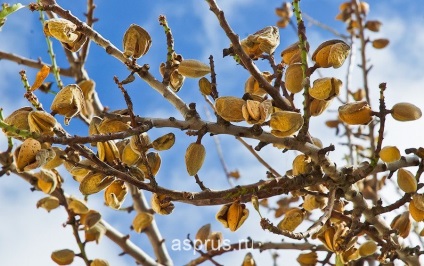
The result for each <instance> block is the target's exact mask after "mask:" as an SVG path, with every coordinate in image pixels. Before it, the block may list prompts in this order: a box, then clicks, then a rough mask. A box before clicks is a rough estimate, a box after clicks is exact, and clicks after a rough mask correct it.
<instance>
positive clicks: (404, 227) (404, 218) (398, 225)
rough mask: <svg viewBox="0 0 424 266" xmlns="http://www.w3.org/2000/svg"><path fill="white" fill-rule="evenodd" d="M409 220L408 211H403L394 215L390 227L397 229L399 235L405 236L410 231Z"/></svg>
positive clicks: (410, 224)
mask: <svg viewBox="0 0 424 266" xmlns="http://www.w3.org/2000/svg"><path fill="white" fill-rule="evenodd" d="M411 226H412V223H411V220H410V219H409V211H406V212H403V213H402V214H399V215H398V216H396V217H395V218H394V219H393V221H392V222H391V224H390V227H391V228H392V229H395V230H397V231H398V233H399V236H401V237H403V238H406V237H408V235H409V232H410V231H411Z"/></svg>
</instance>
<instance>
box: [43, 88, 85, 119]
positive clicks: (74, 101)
mask: <svg viewBox="0 0 424 266" xmlns="http://www.w3.org/2000/svg"><path fill="white" fill-rule="evenodd" d="M83 108H84V95H83V93H82V91H81V89H80V87H78V85H76V84H71V85H67V86H65V87H64V88H63V89H61V90H60V91H59V92H58V93H57V94H56V96H55V97H54V99H53V102H52V105H51V106H50V109H51V110H52V111H53V112H54V113H56V114H60V115H63V116H65V125H68V124H69V121H70V120H71V119H72V117H74V116H76V115H78V114H79V113H80V111H81V110H82V109H83Z"/></svg>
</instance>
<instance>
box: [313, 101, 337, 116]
mask: <svg viewBox="0 0 424 266" xmlns="http://www.w3.org/2000/svg"><path fill="white" fill-rule="evenodd" d="M331 101H332V100H330V101H324V100H318V99H315V98H312V100H311V102H310V104H309V112H310V113H311V116H319V115H320V114H322V113H323V112H324V111H325V110H326V109H327V107H328V106H330V104H331Z"/></svg>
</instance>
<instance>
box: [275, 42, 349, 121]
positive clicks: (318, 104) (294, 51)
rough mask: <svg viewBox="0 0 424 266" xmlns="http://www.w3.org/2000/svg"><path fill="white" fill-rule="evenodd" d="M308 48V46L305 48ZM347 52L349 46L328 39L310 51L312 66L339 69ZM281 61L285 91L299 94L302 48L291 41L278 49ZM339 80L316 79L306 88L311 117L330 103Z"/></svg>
mask: <svg viewBox="0 0 424 266" xmlns="http://www.w3.org/2000/svg"><path fill="white" fill-rule="evenodd" d="M307 49H309V47H307ZM349 51H350V47H349V45H347V44H346V43H345V42H343V41H341V40H329V41H325V42H323V43H322V44H321V45H319V46H318V48H317V49H316V50H315V51H314V53H313V54H312V60H313V61H315V67H320V68H329V67H333V68H339V67H341V66H342V65H343V63H344V61H345V60H346V57H347V56H348V54H349ZM281 58H282V63H284V64H286V65H288V67H287V69H286V72H285V76H284V82H285V87H286V89H287V91H289V92H291V93H299V92H301V91H302V90H303V88H304V86H305V84H304V76H303V69H302V60H301V50H300V48H299V43H298V42H297V43H294V44H292V45H290V46H289V47H287V48H286V49H284V50H283V51H282V52H281ZM341 86H342V81H341V80H339V79H337V78H328V77H326V78H319V79H316V80H315V81H314V82H313V85H312V87H311V88H309V95H310V96H311V97H312V100H311V102H310V105H309V112H310V114H311V115H312V116H318V115H320V114H322V112H324V110H325V109H326V108H327V107H328V106H329V105H330V103H331V101H332V99H333V98H335V97H336V96H338V95H339V93H340V89H341Z"/></svg>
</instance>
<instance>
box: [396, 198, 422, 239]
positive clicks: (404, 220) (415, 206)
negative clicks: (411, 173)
mask: <svg viewBox="0 0 424 266" xmlns="http://www.w3.org/2000/svg"><path fill="white" fill-rule="evenodd" d="M411 217H412V219H414V221H416V222H423V221H424V194H422V193H421V194H420V193H414V195H413V196H412V200H411V202H409V209H408V211H405V212H403V213H401V214H399V215H397V216H396V217H395V218H394V219H393V220H392V223H391V224H390V226H391V227H392V228H393V229H395V230H397V231H398V234H399V236H401V237H403V238H406V237H408V235H409V232H410V231H411V229H412V221H411ZM420 236H424V229H423V230H421V232H420Z"/></svg>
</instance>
